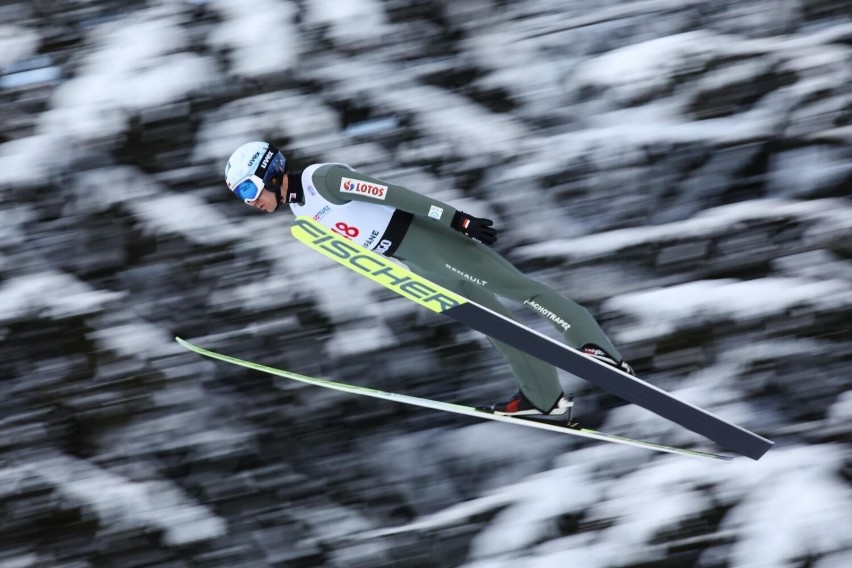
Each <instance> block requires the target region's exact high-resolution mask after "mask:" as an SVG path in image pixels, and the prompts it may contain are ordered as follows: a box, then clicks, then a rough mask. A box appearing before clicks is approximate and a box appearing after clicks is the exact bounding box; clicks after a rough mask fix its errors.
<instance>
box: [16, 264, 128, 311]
mask: <svg viewBox="0 0 852 568" xmlns="http://www.w3.org/2000/svg"><path fill="white" fill-rule="evenodd" d="M124 295H125V294H124V293H121V292H104V291H103V290H94V289H92V288H91V287H89V286H88V285H87V284H85V283H84V282H81V281H80V280H77V279H76V278H74V277H73V276H71V275H69V274H65V273H62V272H56V271H53V270H47V271H44V272H40V273H37V274H28V275H26V276H17V277H14V278H10V279H9V280H7V281H5V282H4V283H3V284H2V286H0V321H12V320H26V319H30V318H33V317H36V316H41V317H48V318H53V319H61V318H64V317H70V316H75V315H82V314H87V313H92V312H98V311H100V310H102V309H104V307H105V306H108V305H110V304H114V303H115V302H117V301H118V300H119V299H121V298H122V297H124Z"/></svg>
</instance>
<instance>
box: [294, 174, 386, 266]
mask: <svg viewBox="0 0 852 568" xmlns="http://www.w3.org/2000/svg"><path fill="white" fill-rule="evenodd" d="M322 165H324V164H313V165H311V166H308V167H307V168H305V171H304V172H302V188H303V189H304V194H305V204H304V205H299V204H298V203H290V209H291V210H292V211H293V213H294V214H295V215H297V216H298V215H305V216H307V217H310V218H312V219H313V220H314V221H318V222H319V223H320V224H321V225H324V226H326V227H328V228H329V229H331V230H332V231H334V232H335V233H337V234H339V235H341V236H344V237H346V238H347V239H349V240H351V241H352V242H354V243H356V244H358V245H360V246H362V247H364V248H366V249H369V250H375V249H376V248H380V245H381V246H382V247H384V248H386V247H387V244H384V245H382V242H381V236H382V235H384V234H385V231H386V230H387V228H388V225H389V224H390V221H391V217H392V216H393V213H394V211H395V209H394V208H393V207H388V206H387V205H379V204H373V203H364V202H361V201H350V202H348V203H344V204H343V205H336V204H334V203H331V202H330V201H328V200H326V199H325V198H324V197H323V196H322V195H320V194H319V192H318V191H317V190H316V188H315V187H314V184H313V181H312V180H311V177H312V176H313V173H314V172H315V171H316V170H317V168H319V167H320V166H322ZM339 165H342V166H343V165H344V164H339ZM345 167H347V168H349V166H345ZM349 169H352V168H349ZM379 252H383V251H382V250H379Z"/></svg>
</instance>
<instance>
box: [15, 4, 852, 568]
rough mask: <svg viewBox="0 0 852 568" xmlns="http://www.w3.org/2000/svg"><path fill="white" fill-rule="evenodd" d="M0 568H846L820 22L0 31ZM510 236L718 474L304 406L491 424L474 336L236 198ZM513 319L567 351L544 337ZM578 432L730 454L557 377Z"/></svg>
mask: <svg viewBox="0 0 852 568" xmlns="http://www.w3.org/2000/svg"><path fill="white" fill-rule="evenodd" d="M0 15H2V18H0V22H2V23H0V99H2V107H1V108H0V118H2V124H3V129H2V136H0V236H2V239H0V243H2V244H0V337H2V343H0V390H1V391H2V396H0V507H2V510H3V515H2V520H0V529H2V530H0V535H1V536H0V566H2V567H6V566H8V567H22V568H28V567H42V566H43V567H56V568H72V567H73V568H83V567H100V566H121V567H129V566H140V567H141V566H163V567H174V568H178V567H180V568H184V567H187V568H188V567H192V568H195V567H204V568H207V567H210V568H218V567H236V566H239V567H258V568H259V567H266V566H275V567H313V566H332V567H340V568H344V567H345V568H355V567H364V568H367V567H384V566H388V567H390V566H393V567H406V568H409V567H410V568H414V567H436V566H439V567H444V566H446V567H457V566H458V567H465V568H508V567H509V566H512V567H518V566H521V567H525V568H527V567H529V568H533V567H534V568H544V567H548V568H549V567H551V566H573V565H578V566H579V565H582V566H584V567H586V568H598V567H600V568H609V567H622V568H647V567H651V566H654V567H677V568H681V567H693V566H694V567H701V568H763V567H766V568H788V567H789V568H806V567H807V568H845V567H848V566H852V489H850V480H852V388H850V386H852V379H850V374H852V339H850V337H849V331H850V324H849V321H850V320H852V238H850V234H852V199H850V197H852V190H851V189H850V188H852V95H850V88H849V87H850V85H852V9H850V5H849V4H848V2H846V1H841V0H790V1H784V2H778V1H775V0H755V1H752V2H746V1H744V0H721V1H717V2H700V1H694V0H685V1H678V2H676V1H674V0H635V1H616V0H603V1H599V2H594V3H590V2H581V1H578V0H570V1H562V2H558V1H556V0H529V1H524V2H503V1H499V0H465V1H463V2H451V1H449V0H444V1H435V2H428V3H424V2H413V1H408V0H385V1H382V2H380V1H377V0H346V1H341V0H306V1H304V2H295V1H289V0H262V1H258V2H252V3H250V4H247V3H244V2H238V1H237V0H192V1H190V0H181V1H177V2H156V1H144V0H134V1H131V2H117V1H113V0H101V1H86V0H80V1H77V2H7V3H5V4H4V5H3V6H2V7H0ZM254 139H268V140H270V141H272V142H274V143H276V144H277V145H278V146H280V147H281V148H284V149H286V153H287V155H288V160H289V161H290V163H291V164H292V165H293V167H294V168H296V169H300V168H303V167H305V166H307V165H309V164H311V163H315V162H324V161H325V162H328V161H333V162H344V163H348V164H351V165H352V166H354V167H356V168H357V169H359V170H361V171H363V172H366V173H369V174H371V175H375V176H377V177H380V178H383V179H387V180H392V181H394V182H396V183H399V184H402V185H405V186H407V187H410V188H412V189H415V190H417V191H420V192H423V193H427V194H429V195H430V196H432V197H434V198H436V199H439V200H442V201H446V202H449V203H451V204H453V205H454V206H457V207H458V208H460V209H463V210H465V211H469V212H471V213H473V214H476V215H481V216H488V217H491V218H493V219H495V222H496V225H497V227H498V229H499V231H500V233H499V242H498V243H497V245H496V249H497V250H498V251H499V252H500V253H501V254H503V255H505V256H506V257H507V258H508V259H509V260H511V261H512V262H513V263H514V264H516V265H517V266H518V267H520V268H521V269H522V270H523V271H524V272H526V273H527V274H529V275H531V276H533V277H534V278H536V279H538V280H540V281H541V282H544V283H546V284H548V285H550V286H552V287H554V288H556V289H557V290H559V291H561V292H563V293H564V294H566V295H567V296H569V297H571V298H573V299H575V300H577V301H579V302H581V303H583V304H584V305H585V306H587V307H588V308H589V309H590V310H591V312H592V313H593V314H594V315H595V316H596V317H597V319H598V320H599V321H600V322H601V324H602V325H603V327H604V328H605V329H606V330H607V332H608V334H609V335H610V336H611V337H612V338H613V339H614V341H615V342H616V344H617V345H618V346H619V349H620V350H621V351H622V352H623V353H624V355H625V356H626V358H627V360H628V361H629V362H630V363H631V364H632V365H633V366H634V368H635V369H636V371H637V372H638V374H639V376H641V377H642V378H644V379H646V380H648V381H649V382H651V383H653V384H656V385H658V386H660V387H661V388H664V389H666V390H668V391H671V392H674V393H676V394H677V395H678V396H680V397H682V398H683V399H685V400H688V401H690V402H692V403H694V404H697V405H699V406H701V407H703V408H706V409H707V410H709V411H711V412H713V413H716V414H718V415H720V416H722V417H724V418H726V419H729V420H731V421H733V422H736V423H737V424H740V425H742V426H743V427H746V428H748V429H750V430H754V431H756V432H758V433H759V434H761V435H762V436H765V437H767V438H769V439H772V440H774V441H775V442H776V447H775V448H774V449H772V450H771V451H770V452H769V453H768V454H767V455H766V456H765V457H764V458H763V459H761V460H760V461H757V462H754V461H751V460H748V459H746V458H740V459H737V460H736V461H735V462H734V463H733V464H731V465H718V464H713V463H708V462H703V461H698V460H690V459H688V458H682V457H676V456H671V455H665V454H653V453H650V452H648V451H644V450H640V449H634V448H627V447H618V446H612V445H604V444H601V443H598V442H594V441H586V440H580V439H573V438H571V439H568V437H564V436H558V435H550V434H548V433H546V432H538V431H527V430H528V429H524V428H516V427H512V426H509V425H503V424H497V423H481V422H477V421H475V420H471V419H469V418H466V417H460V416H453V415H445V414H440V413H436V412H433V411H429V410H424V409H412V408H404V407H401V406H399V405H395V404H393V403H389V402H383V401H374V400H369V399H365V400H361V399H357V398H354V397H351V396H348V395H346V394H342V393H336V392H330V391H328V392H327V391H324V390H322V389H316V388H314V387H311V386H307V385H302V384H295V383H292V384H291V383H288V382H286V381H282V380H277V379H273V378H271V377H268V376H262V375H260V374H258V373H254V372H249V371H245V370H240V369H238V368H236V367H230V366H226V365H224V364H219V363H213V362H211V361H209V360H202V359H201V358H200V357H198V356H197V355H195V354H192V353H189V352H186V351H184V350H183V349H181V348H180V347H179V346H178V345H177V344H175V343H174V341H173V337H174V336H175V335H179V336H182V337H185V338H187V339H189V340H191V341H193V342H195V343H197V344H199V345H202V346H205V347H209V348H211V349H216V350H219V351H222V352H224V353H228V354H231V355H235V356H238V357H244V358H247V359H251V360H255V361H258V362H262V363H265V364H267V365H273V366H277V367H281V368H286V369H290V370H294V371H297V372H301V373H305V374H310V375H316V376H322V377H328V378H332V379H335V380H340V381H346V382H351V383H355V384H359V385H364V386H370V387H374V388H380V389H385V390H390V391H394V392H402V393H406V394H411V395H415V396H422V397H428V398H434V399H439V400H446V401H451V402H458V403H464V404H477V403H483V402H485V403H488V402H494V401H496V400H500V399H504V398H506V397H507V396H508V395H510V394H511V393H512V392H514V389H515V383H514V381H513V379H512V377H511V375H510V373H509V370H508V367H507V366H506V365H505V363H504V362H503V360H502V359H501V358H500V357H499V355H498V354H497V352H496V351H494V350H493V349H491V348H490V346H489V345H488V343H487V341H486V340H485V338H484V337H482V336H481V335H479V334H477V333H474V332H472V331H470V330H467V329H464V328H462V327H460V326H458V325H457V324H454V323H453V322H451V321H449V320H444V319H440V318H439V316H436V315H434V314H431V313H428V312H426V311H425V310H422V309H420V308H418V307H417V306H414V305H410V304H408V303H406V302H405V301H404V300H401V299H398V298H395V297H392V296H391V295H390V294H389V293H388V292H386V291H384V290H381V289H379V288H378V287H376V286H375V285H374V284H372V283H371V282H369V281H367V280H365V279H357V277H356V276H355V275H351V274H348V273H345V272H344V271H343V269H339V268H338V267H337V266H336V265H334V264H333V263H331V262H329V261H328V260H327V259H324V258H322V257H321V256H319V255H316V254H315V253H313V252H311V251H310V250H309V249H307V248H306V247H303V246H302V245H300V244H299V243H298V242H297V241H295V240H294V239H292V238H290V235H289V222H290V219H291V216H290V215H289V213H287V212H284V213H276V214H274V215H271V216H267V215H263V214H260V213H258V212H257V211H254V210H252V209H250V208H248V207H245V206H244V205H242V204H241V203H240V202H239V200H237V199H234V197H233V196H232V195H230V194H229V192H228V191H227V188H226V186H225V185H224V183H223V168H224V163H225V160H226V159H227V156H228V155H229V154H230V152H231V151H232V150H233V149H235V148H236V147H237V146H238V145H240V144H242V143H243V142H246V141H248V140H254ZM516 313H517V314H518V317H519V318H520V319H521V320H522V321H523V322H524V323H526V324H529V325H531V326H533V327H535V328H536V329H540V330H541V331H543V332H545V333H548V334H551V333H552V330H550V329H548V328H547V326H546V323H545V322H544V321H543V320H541V319H540V318H537V316H536V314H535V313H533V312H531V311H524V310H523V308H522V307H517V311H516ZM560 380H562V382H563V386H564V387H565V389H566V391H569V390H570V391H572V392H575V393H576V394H577V399H578V411H579V414H580V416H581V418H582V419H583V420H584V421H585V423H586V424H588V425H589V426H591V427H596V428H600V429H602V430H605V431H607V432H612V433H616V434H625V435H630V436H632V437H638V438H644V439H649V440H655V441H661V442H664V443H671V444H675V445H681V446H684V447H692V448H697V449H705V450H711V451H718V450H720V448H717V447H714V446H713V445H712V444H711V443H710V442H708V441H706V440H702V439H701V438H700V437H698V436H696V435H694V434H692V433H690V432H687V431H684V430H682V429H680V428H678V427H676V426H674V425H671V424H669V423H667V422H666V421H664V420H661V419H659V418H658V417H656V416H653V415H651V414H650V413H648V412H646V411H644V410H642V409H639V408H636V407H633V406H627V405H624V404H623V403H622V402H621V401H619V400H618V399H616V398H615V397H613V396H611V395H608V394H607V393H605V392H602V391H599V390H597V389H595V388H594V387H592V386H591V385H589V384H587V383H585V382H583V381H581V380H579V379H577V378H575V377H573V376H571V375H569V374H567V373H563V374H562V375H560Z"/></svg>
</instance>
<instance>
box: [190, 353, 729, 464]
mask: <svg viewBox="0 0 852 568" xmlns="http://www.w3.org/2000/svg"><path fill="white" fill-rule="evenodd" d="M175 341H177V342H178V343H179V344H180V345H182V346H183V347H185V348H187V349H189V350H190V351H194V352H195V353H198V354H199V355H204V356H205V357H210V358H212V359H218V360H219V361H224V362H226V363H231V364H233V365H239V366H241V367H246V368H248V369H253V370H255V371H261V372H263V373H269V374H270V375H275V376H278V377H283V378H285V379H291V380H294V381H299V382H302V383H307V384H310V385H315V386H318V387H324V388H327V389H333V390H337V391H342V392H347V393H350V394H356V395H361V396H368V397H372V398H379V399H383V400H391V401H394V402H399V403H402V404H408V405H411V406H419V407H422V408H430V409H432V410H441V411H444V412H452V413H454V414H462V415H465V416H472V417H474V418H481V419H485V420H494V421H497V422H505V423H508V424H515V425H518V426H526V427H529V428H537V429H539V430H547V431H550V432H557V433H559V434H568V435H571V436H578V437H580V438H590V439H592V440H600V441H603V442H613V443H616V444H623V445H627V446H634V447H638V448H645V449H648V450H654V451H657V452H665V453H670V454H679V455H682V456H688V457H693V458H702V459H706V460H712V461H719V462H730V461H732V460H733V457H731V456H726V455H721V454H714V453H709V452H702V451H698V450H689V449H684V448H678V447H673V446H666V445H664V444H657V443H654V442H645V441H642V440H634V439H632V438H626V437H624V436H616V435H613V434H605V433H603V432H598V431H597V430H590V429H588V428H579V429H573V428H568V427H566V426H560V425H558V424H552V423H546V422H537V421H534V420H530V419H521V418H513V417H511V416H502V415H499V414H490V413H487V412H483V411H481V410H477V409H475V408H473V407H470V406H464V405H461V404H453V403H449V402H441V401H437V400H431V399H428V398H419V397H416V396H409V395H405V394H398V393H393V392H386V391H382V390H377V389H371V388H367V387H359V386H356V385H350V384H346V383H339V382H335V381H329V380H326V379H318V378H316V377H309V376H306V375H300V374H298V373H293V372H291V371H285V370H282V369H276V368H275V367H267V366H266V365H261V364H259V363H253V362H251V361H246V360H244V359H238V358H237V357H231V356H230V355H223V354H221V353H217V352H216V351H210V350H209V349H204V348H203V347H198V346H197V345H193V344H192V343H190V342H188V341H186V340H184V339H181V338H180V337H175Z"/></svg>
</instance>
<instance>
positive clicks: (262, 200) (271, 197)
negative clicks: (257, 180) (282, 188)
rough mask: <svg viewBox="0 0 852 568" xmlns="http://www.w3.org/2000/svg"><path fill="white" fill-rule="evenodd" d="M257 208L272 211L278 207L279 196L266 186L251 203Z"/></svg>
mask: <svg viewBox="0 0 852 568" xmlns="http://www.w3.org/2000/svg"><path fill="white" fill-rule="evenodd" d="M249 205H251V206H252V207H254V208H255V209H260V210H261V211H266V212H267V213H272V212H273V211H275V209H276V208H277V207H278V196H277V195H275V194H274V193H272V192H271V191H269V190H268V189H266V188H264V189H263V190H262V191H261V192H260V195H258V196H257V199H255V200H254V201H252V202H251V203H249Z"/></svg>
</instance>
